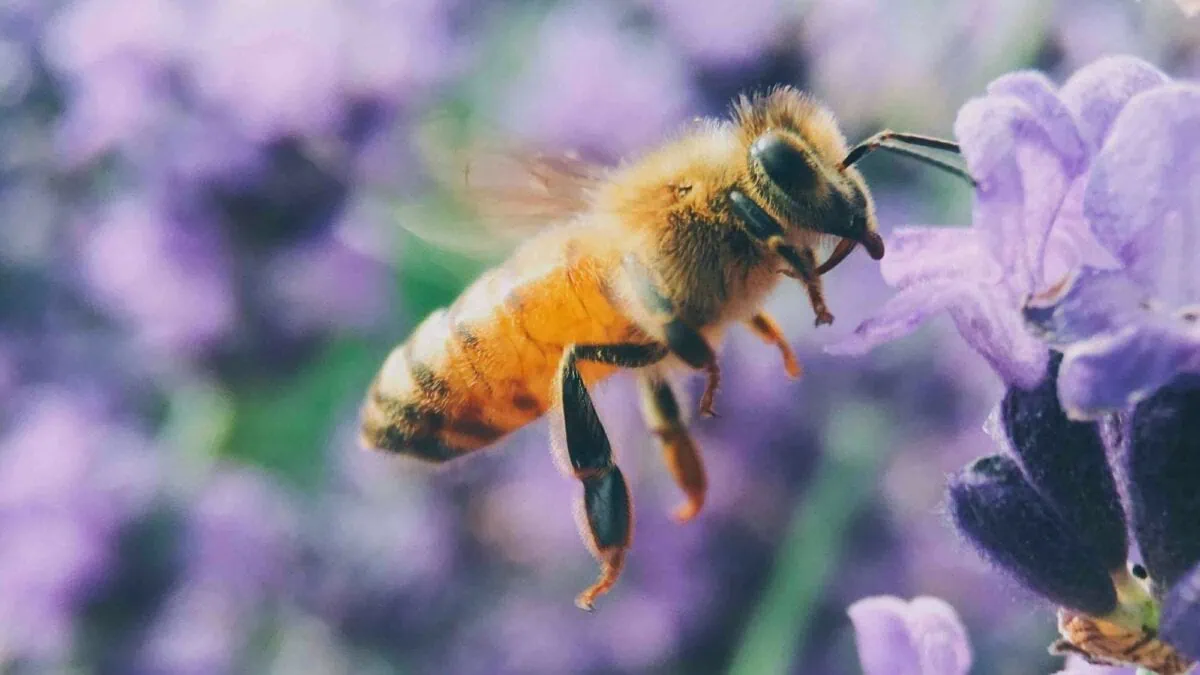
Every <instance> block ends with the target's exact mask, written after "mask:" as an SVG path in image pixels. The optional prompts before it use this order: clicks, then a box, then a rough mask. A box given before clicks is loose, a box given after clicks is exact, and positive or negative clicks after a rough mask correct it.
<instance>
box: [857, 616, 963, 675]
mask: <svg viewBox="0 0 1200 675" xmlns="http://www.w3.org/2000/svg"><path fill="white" fill-rule="evenodd" d="M847 613H848V614H849V615H850V620H851V621H852V622H853V623H854V632H855V638H856V641H857V643H858V658H859V661H860V662H861V664H862V670H863V673H864V675H966V673H967V671H968V670H970V668H971V659H972V655H971V644H970V642H969V640H968V638H967V631H966V629H965V628H964V627H963V625H962V622H961V621H960V620H959V618H958V614H957V613H956V612H955V611H954V608H953V607H951V606H950V605H949V604H948V603H946V602H945V601H944V600H940V599H938V598H932V597H918V598H914V599H913V600H912V601H910V602H905V601H904V600H901V599H900V598H896V597H892V596H878V597H872V598H865V599H863V600H859V601H858V602H856V603H854V604H853V605H851V606H850V608H849V609H848V610H847Z"/></svg>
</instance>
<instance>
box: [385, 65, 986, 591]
mask: <svg viewBox="0 0 1200 675" xmlns="http://www.w3.org/2000/svg"><path fill="white" fill-rule="evenodd" d="M908 145H915V146H920V147H927V148H932V149H938V150H949V151H952V152H957V150H958V147H957V146H956V145H955V144H953V143H951V142H948V141H942V140H938V139H933V138H928V137H923V136H916V135H911V134H896V133H893V132H890V131H885V132H881V133H880V134H876V135H875V136H873V137H871V138H870V139H868V140H867V141H865V142H864V143H862V144H860V145H858V146H856V147H855V148H854V149H848V148H847V144H846V140H845V138H844V137H843V136H842V133H841V132H840V130H839V129H838V125H837V123H836V121H835V119H834V117H833V115H832V114H831V113H830V112H829V111H828V110H827V109H826V108H824V107H823V106H822V105H820V104H819V103H818V102H816V101H815V100H813V99H812V98H810V97H809V96H807V95H806V94H804V93H802V92H800V91H798V90H796V89H793V88H790V87H781V88H777V89H774V90H772V91H770V92H767V93H765V94H761V95H755V96H743V97H741V98H740V99H739V100H738V101H736V102H735V104H734V105H733V110H732V116H731V118H730V119H727V120H699V121H696V122H694V123H693V124H691V125H689V126H688V127H687V128H686V129H685V130H684V131H683V133H681V134H679V135H678V136H677V137H676V138H674V139H673V140H670V141H668V142H666V143H664V144H663V145H662V146H661V147H659V148H658V149H656V150H653V151H650V152H648V153H646V154H645V155H643V156H641V157H640V158H639V159H637V160H636V161H631V162H628V163H626V164H624V165H622V166H619V167H603V166H597V165H593V164H590V163H587V162H584V161H582V160H579V159H577V158H573V157H570V156H565V155H564V156H539V157H529V158H526V159H525V160H524V161H523V162H521V165H522V166H523V167H524V171H525V176H524V178H526V179H527V180H525V181H523V182H521V183H520V185H522V186H523V187H521V188H518V189H516V191H515V192H511V191H510V192H508V193H507V194H493V195H491V197H494V198H497V199H499V198H506V199H509V200H510V201H512V202H514V203H516V204H518V205H520V206H522V207H526V209H527V213H528V212H533V213H535V214H537V215H538V216H539V218H540V219H541V220H543V221H544V224H545V225H547V227H545V228H543V229H541V230H540V231H539V232H538V233H537V234H536V235H533V236H532V237H531V238H529V239H528V240H526V241H525V242H524V243H523V244H522V245H521V246H520V247H519V249H518V250H517V251H516V252H515V254H514V255H512V257H511V258H509V259H508V261H507V262H505V263H504V264H502V265H500V266H498V267H495V268H493V269H491V270H489V271H487V272H485V273H483V274H482V276H480V277H479V278H478V279H477V280H476V281H475V282H474V283H473V284H471V285H470V286H469V287H468V288H467V289H466V290H465V291H464V292H463V293H462V295H461V296H459V298H458V299H457V300H456V301H455V302H453V304H451V305H450V306H449V307H447V308H445V309H441V310H437V311H435V312H433V313H432V314H430V315H429V316H428V317H427V318H426V319H425V320H424V321H423V322H422V323H420V324H419V325H418V326H417V327H416V329H415V330H414V331H413V332H412V334H411V335H410V336H409V338H408V340H407V341H406V342H404V343H403V344H401V345H399V346H398V347H396V348H395V349H394V350H393V351H392V352H391V353H390V354H389V355H388V356H387V358H386V360H385V361H384V363H383V365H382V367H381V369H380V370H379V372H378V374H377V375H376V376H375V378H374V380H373V382H372V383H371V385H370V390H369V392H368V394H367V397H366V401H365V404H364V407H363V411H362V418H361V422H362V424H361V442H362V444H363V445H364V446H366V447H369V448H376V449H381V450H386V451H390V452H394V453H401V454H404V455H409V456H412V457H417V458H420V459H423V460H427V461H431V462H446V461H449V460H453V459H455V458H458V457H461V456H463V455H466V454H468V453H470V452H472V451H474V450H477V449H480V448H483V447H485V446H489V445H491V444H493V443H495V442H496V441H498V440H499V439H500V438H502V437H504V436H505V435H507V434H508V433H510V432H512V431H514V430H516V429H518V428H520V427H522V426H524V425H526V424H529V423H530V422H532V421H534V420H536V419H538V418H540V417H541V416H543V415H545V414H547V413H548V412H550V411H553V414H552V415H551V419H552V424H551V427H552V436H553V440H552V446H553V449H554V455H555V457H556V459H557V460H558V462H559V464H560V467H561V468H562V469H563V470H564V471H565V472H566V473H567V474H568V475H571V476H574V477H575V478H577V479H578V480H579V481H581V482H582V484H583V490H582V497H581V499H580V500H579V503H578V505H577V509H576V513H577V519H578V525H579V529H580V532H581V534H582V536H583V539H584V541H585V543H586V545H587V546H588V548H589V549H590V550H591V552H592V554H593V555H594V556H595V557H596V559H597V560H598V561H599V564H600V568H601V569H600V573H599V576H598V578H597V580H596V581H595V583H593V584H592V585H591V586H590V587H589V588H587V589H586V590H584V591H583V592H582V593H581V594H580V595H579V596H578V598H577V599H576V604H577V605H578V606H579V607H580V608H582V609H585V610H590V609H591V608H592V606H593V602H594V601H595V599H596V598H597V597H598V596H600V595H601V594H603V593H605V592H607V591H608V590H609V588H610V587H612V585H613V584H614V583H615V582H616V580H617V578H618V576H619V575H620V572H621V569H622V566H623V564H624V560H625V555H626V551H627V550H628V549H629V546H630V541H631V536H632V530H633V510H632V505H631V498H630V493H629V489H628V486H627V485H626V482H625V478H624V476H623V475H622V473H621V470H620V468H619V467H618V466H617V465H616V463H615V462H614V459H613V453H612V449H611V447H610V445H609V440H608V436H607V434H606V433H605V431H604V428H603V426H602V425H601V423H600V419H599V417H598V416H597V414H596V410H595V408H594V406H593V404H592V399H591V396H590V395H589V394H588V388H589V387H591V386H592V385H595V384H596V383H598V382H600V381H601V380H603V379H605V378H607V377H609V376H611V375H613V374H614V373H616V372H617V371H619V370H621V369H630V370H636V371H637V372H638V378H639V383H640V390H641V395H642V399H643V410H644V413H645V418H646V421H647V423H648V426H649V428H650V429H651V431H652V432H653V433H654V434H655V436H657V439H658V444H659V446H660V449H661V451H662V454H663V457H664V459H665V461H666V464H667V467H668V469H669V470H670V473H671V475H672V476H673V477H674V480H675V481H676V483H677V484H678V485H679V487H680V488H681V489H682V491H683V494H684V495H685V497H686V501H685V502H684V503H683V504H682V505H681V506H680V507H679V508H678V510H677V511H676V512H675V514H674V515H675V517H676V519H678V520H679V521H687V520H690V519H691V518H693V517H695V516H696V514H697V513H699V511H700V510H701V507H702V505H703V504H704V497H705V490H706V486H707V479H706V476H705V471H704V465H703V462H702V460H701V457H700V454H699V452H698V450H697V448H696V444H695V442H694V441H693V440H692V438H691V436H690V434H689V433H688V430H687V428H686V426H685V424H684V421H683V416H682V414H681V410H680V405H679V403H678V399H677V397H676V393H675V392H674V391H673V389H672V386H671V384H670V383H669V382H668V380H667V378H666V375H667V373H669V372H671V371H673V370H676V369H683V370H692V371H701V372H703V373H704V374H706V376H707V383H706V387H705V389H704V392H703V395H702V396H701V398H700V402H699V407H700V411H701V414H702V415H705V416H711V415H713V414H715V413H714V407H713V398H714V394H715V392H716V390H717V388H718V384H719V382H720V368H719V366H718V364H717V351H716V348H717V346H718V345H719V343H720V341H721V338H722V335H723V333H724V332H725V330H726V329H727V328H728V327H730V326H732V325H734V324H743V325H745V326H747V327H748V328H749V329H750V330H751V331H753V332H754V333H755V334H757V335H758V336H759V337H760V338H762V340H764V341H765V342H766V343H767V344H768V345H772V346H774V347H775V348H776V349H778V350H779V352H780V354H781V357H782V366H783V369H784V371H785V372H786V373H787V374H788V375H789V376H790V377H793V378H795V377H798V376H799V375H800V373H801V367H800V364H799V362H798V361H797V359H796V357H795V355H794V354H793V352H792V350H791V348H790V347H789V346H788V343H787V341H786V340H785V338H784V336H783V334H782V332H781V331H780V328H779V326H778V325H777V324H776V322H775V321H774V320H773V319H772V318H771V317H770V316H768V315H767V314H766V313H764V312H763V311H762V309H761V306H762V304H763V301H764V300H765V298H766V297H767V295H768V294H769V293H770V292H771V291H772V290H773V289H774V288H775V287H776V284H777V283H778V281H779V280H780V275H784V276H788V277H792V278H794V279H797V280H799V281H800V282H801V283H802V284H803V285H804V287H805V288H806V289H807V294H808V300H809V302H810V304H811V305H812V309H813V312H814V314H815V323H816V325H818V326H820V325H824V324H829V323H832V322H833V314H832V313H831V312H830V310H829V307H828V306H827V304H826V302H825V298H824V294H823V291H822V275H823V274H825V273H827V272H829V271H830V270H832V269H833V268H834V267H836V266H837V265H838V264H839V263H840V262H841V261H842V260H843V259H845V258H846V256H847V255H849V254H850V252H851V251H852V250H853V249H854V248H855V247H856V246H858V245H861V246H863V247H864V248H865V249H866V251H867V253H868V254H869V255H870V256H871V257H872V258H874V259H879V258H881V257H882V256H883V254H884V244H883V239H882V238H881V237H880V235H879V233H878V227H877V223H876V216H875V210H874V206H873V203H872V201H871V195H870V192H869V191H868V189H867V185H866V183H865V181H864V180H863V177H862V175H861V174H860V173H859V172H858V170H857V169H855V168H854V167H853V164H854V163H855V162H857V161H858V160H859V159H861V158H862V157H863V156H865V155H866V154H867V153H869V152H871V151H872V150H875V149H877V148H888V149H891V150H895V151H898V152H901V153H902V154H907V155H910V156H914V157H916V158H917V159H924V160H925V161H927V162H929V163H931V164H934V165H937V166H941V167H942V168H945V169H948V170H950V171H954V172H956V173H959V174H960V175H963V176H966V174H965V172H963V171H962V170H961V169H958V168H957V167H956V166H954V165H953V164H952V163H950V162H945V161H943V160H940V159H937V158H933V157H930V156H928V155H926V154H925V153H921V152H917V151H915V150H912V149H911V148H909V147H908ZM510 178H511V177H510ZM967 178H968V179H969V176H967ZM510 182H511V181H510ZM822 244H827V245H833V246H835V247H834V249H833V252H832V254H831V255H830V257H829V258H828V259H827V260H825V261H824V262H819V261H818V260H817V253H818V251H819V250H820V247H821V246H822Z"/></svg>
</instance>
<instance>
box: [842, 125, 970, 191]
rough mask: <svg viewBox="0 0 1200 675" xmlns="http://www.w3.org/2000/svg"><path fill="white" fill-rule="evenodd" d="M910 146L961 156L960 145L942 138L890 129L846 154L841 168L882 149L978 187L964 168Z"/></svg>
mask: <svg viewBox="0 0 1200 675" xmlns="http://www.w3.org/2000/svg"><path fill="white" fill-rule="evenodd" d="M909 145H915V146H917V147H920V148H931V149H934V150H943V151H946V152H953V153H955V154H961V150H960V149H959V147H958V144H957V143H954V142H952V141H946V140H942V139H940V138H934V137H932V136H921V135H919V134H902V133H898V132H895V131H891V130H890V129H889V130H884V131H881V132H879V133H877V134H875V135H874V136H871V137H870V138H868V139H867V140H865V141H863V142H862V143H859V144H858V145H856V146H854V147H853V148H851V150H850V152H849V153H847V154H846V159H843V160H842V166H841V168H842V170H843V171H844V170H845V169H846V168H848V167H851V166H853V165H854V164H855V163H856V162H858V161H859V160H861V159H862V158H863V157H866V156H867V155H869V154H871V153H872V152H874V151H876V150H880V149H882V150H888V151H890V152H894V153H896V154H898V155H903V156H905V157H911V158H912V159H915V160H917V161H919V162H923V163H925V164H928V165H930V166H934V167H937V168H939V169H941V170H943V171H945V172H947V173H951V174H954V175H955V176H958V177H959V178H962V179H964V180H966V181H967V182H968V183H970V184H971V185H972V186H974V185H977V183H976V182H975V179H974V178H972V177H971V174H969V173H967V171H966V169H963V168H962V167H960V166H958V165H956V164H953V163H951V162H948V161H946V160H944V159H941V158H939V157H934V156H932V155H927V154H925V153H923V152H920V151H918V150H914V149H913V148H910V147H908V146H909Z"/></svg>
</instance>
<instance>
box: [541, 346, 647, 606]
mask: <svg viewBox="0 0 1200 675" xmlns="http://www.w3.org/2000/svg"><path fill="white" fill-rule="evenodd" d="M664 356H666V349H664V348H663V347H661V346H659V345H637V344H623V345H595V346H593V345H573V346H571V347H568V348H567V350H566V353H565V354H564V355H563V360H562V363H561V365H560V366H559V376H558V387H557V388H558V392H556V393H557V395H558V396H560V397H561V401H562V411H563V430H564V436H565V438H566V448H565V450H566V459H567V464H568V465H569V467H570V470H571V473H572V474H573V475H574V476H575V477H576V478H577V479H579V481H580V482H581V483H583V496H582V499H581V500H580V501H579V503H578V505H577V508H576V518H577V522H578V525H579V531H580V534H581V535H583V540H584V543H585V544H587V546H588V549H589V550H591V552H592V555H593V556H595V557H596V559H597V560H598V561H599V562H600V576H599V577H598V578H597V579H596V582H595V583H594V584H592V585H591V586H590V587H588V588H587V589H586V590H585V591H583V592H582V593H580V594H579V596H578V597H577V598H576V599H575V604H576V606H578V607H579V608H580V609H584V610H591V609H592V607H593V604H594V603H595V600H596V598H597V597H599V596H600V595H603V594H604V593H606V592H608V590H609V589H610V588H612V586H613V584H615V583H616V581H617V578H618V577H620V575H621V568H622V567H624V565H625V551H627V550H628V549H629V544H630V541H631V539H632V534H633V506H632V500H631V498H630V495H629V487H628V486H627V485H626V484H625V477H624V476H623V475H622V474H621V470H620V469H619V468H618V467H617V465H616V463H615V462H614V461H613V454H612V447H611V446H610V445H609V442H608V434H606V433H605V432H604V426H603V425H602V424H601V422H600V417H599V416H598V415H597V414H596V408H595V406H594V405H592V397H591V396H590V395H589V394H588V391H587V387H586V386H585V385H584V382H583V377H582V376H581V375H580V374H579V368H578V365H577V362H578V361H579V360H586V361H599V362H602V363H609V364H612V365H618V366H626V367H641V366H647V365H650V364H652V363H654V362H656V361H659V360H661V359H662V358H663V357H664Z"/></svg>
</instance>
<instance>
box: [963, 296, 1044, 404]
mask: <svg viewBox="0 0 1200 675" xmlns="http://www.w3.org/2000/svg"><path fill="white" fill-rule="evenodd" d="M950 316H951V317H952V318H953V319H954V323H955V325H956V326H957V327H958V332H959V333H960V334H961V335H962V336H963V339H965V340H966V341H967V344H969V345H971V347H972V348H973V349H974V350H975V351H976V352H979V354H980V355H981V356H983V358H984V359H986V360H987V362H988V364H989V365H991V366H992V369H993V370H995V371H996V373H997V374H998V375H1000V378H1001V379H1003V380H1004V381H1005V382H1006V383H1008V384H1016V385H1020V386H1021V387H1024V388H1026V389H1028V388H1032V387H1033V386H1035V385H1036V384H1037V383H1038V381H1039V380H1041V379H1042V376H1043V375H1044V374H1045V372H1046V364H1047V359H1048V358H1049V352H1048V351H1047V349H1046V345H1044V344H1042V343H1041V341H1039V340H1038V339H1037V338H1035V337H1034V336H1033V334H1032V333H1030V332H1029V330H1028V329H1027V328H1026V327H1025V324H1024V322H1023V321H1022V319H1021V315H1020V313H1019V312H1017V311H1016V309H1015V303H1014V302H1013V301H1012V299H1011V298H1010V297H1008V296H1007V295H1006V294H1004V292H1003V289H1000V288H987V287H978V288H975V289H972V290H971V291H970V292H969V293H967V294H966V295H965V296H964V297H963V298H962V299H961V300H960V301H959V302H958V303H956V304H955V305H954V306H953V307H951V308H950Z"/></svg>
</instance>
